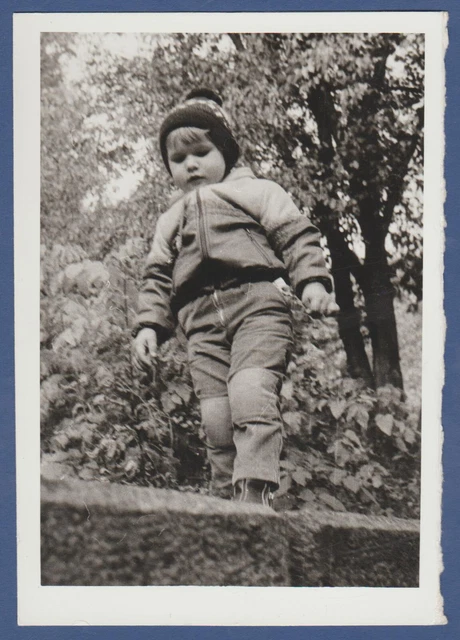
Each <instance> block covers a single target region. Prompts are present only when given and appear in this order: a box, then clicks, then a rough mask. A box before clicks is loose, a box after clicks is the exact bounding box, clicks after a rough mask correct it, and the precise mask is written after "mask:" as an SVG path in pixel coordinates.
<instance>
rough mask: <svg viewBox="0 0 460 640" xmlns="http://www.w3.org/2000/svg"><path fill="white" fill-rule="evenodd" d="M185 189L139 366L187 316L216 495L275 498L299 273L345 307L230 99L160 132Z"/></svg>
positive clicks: (163, 228) (312, 288)
mask: <svg viewBox="0 0 460 640" xmlns="http://www.w3.org/2000/svg"><path fill="white" fill-rule="evenodd" d="M160 148H161V153H162V157H163V161H164V163H165V165H166V168H167V170H168V171H169V173H170V174H171V176H172V179H173V182H174V184H175V186H176V187H178V188H179V189H180V190H181V192H182V197H180V199H179V200H177V201H176V202H175V203H174V204H173V205H172V206H171V208H170V209H169V210H168V211H167V212H166V213H164V214H163V215H162V216H161V217H160V218H159V220H158V223H157V227H156V232H155V237H154V240H153V246H152V249H151V251H150V254H149V256H148V259H147V267H146V271H145V277H144V283H143V287H142V291H141V294H140V300H139V313H138V317H137V321H136V326H135V329H134V332H133V334H134V336H135V342H134V358H135V362H136V364H137V365H138V367H139V368H144V369H148V368H149V367H152V366H154V362H155V356H156V353H157V347H158V345H159V344H161V343H162V342H163V341H165V340H166V339H167V338H168V337H169V336H170V335H171V333H172V331H173V329H174V326H175V320H176V319H177V320H178V322H179V324H180V326H181V328H182V329H183V331H184V334H185V336H186V338H187V341H188V356H189V361H190V369H191V374H192V379H193V384H194V388H195V392H196V394H197V396H198V398H199V400H200V406H201V414H202V423H203V429H204V433H205V435H206V447H207V452H208V459H209V462H210V466H211V478H212V482H211V485H212V490H213V492H214V493H215V494H216V495H220V496H222V497H229V496H230V495H231V493H232V492H233V497H234V499H235V500H240V501H245V502H256V503H261V504H265V505H268V506H271V503H272V502H271V501H272V491H273V490H276V489H277V488H278V486H279V458H280V453H281V447H282V421H281V415H280V410H279V394H280V389H281V384H282V380H283V376H284V374H285V371H286V365H287V358H288V353H289V350H290V344H291V340H292V338H291V319H290V313H289V310H288V307H287V305H286V302H285V300H284V297H283V294H282V293H281V291H280V290H279V288H278V287H277V286H276V285H275V284H274V281H275V280H277V279H278V278H279V277H282V276H284V277H285V278H286V277H288V278H289V281H290V284H291V286H292V288H293V289H294V291H295V292H296V294H297V295H298V296H299V297H300V298H301V300H302V302H303V303H304V304H305V306H306V307H307V308H308V309H309V310H310V311H311V312H319V313H324V314H330V313H334V312H335V311H336V310H337V305H336V303H335V301H334V299H333V297H332V295H331V293H330V291H331V288H332V287H331V281H330V277H329V274H328V271H327V269H326V267H325V263H324V258H323V254H322V250H321V247H320V244H319V233H318V231H317V229H316V228H315V227H313V226H312V224H311V222H310V220H309V219H308V218H307V217H306V216H304V215H302V214H301V213H300V212H299V210H298V209H297V208H296V207H295V205H294V204H293V202H292V200H291V198H290V197H289V196H288V194H287V193H286V192H285V191H284V190H283V189H282V188H281V187H280V186H278V185H277V184H275V183H274V182H271V181H269V180H261V179H257V178H255V176H254V175H253V173H252V172H251V170H250V169H248V168H234V166H235V163H236V161H237V160H238V156H239V146H238V144H237V142H236V140H235V138H234V136H233V134H232V131H231V128H230V124H229V121H228V119H227V117H226V115H225V112H224V111H223V109H222V101H221V100H220V98H219V96H217V94H215V93H214V92H212V91H210V90H208V89H198V90H196V91H193V92H191V93H190V94H188V96H187V98H186V100H185V102H184V103H182V104H179V105H178V106H177V107H176V108H175V109H173V110H172V112H171V113H170V114H169V115H168V116H167V118H166V119H165V121H164V122H163V124H162V127H161V131H160Z"/></svg>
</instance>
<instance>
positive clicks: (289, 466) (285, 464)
mask: <svg viewBox="0 0 460 640" xmlns="http://www.w3.org/2000/svg"><path fill="white" fill-rule="evenodd" d="M280 467H281V469H285V470H286V471H295V470H296V468H297V467H296V466H295V464H294V463H293V462H291V461H290V460H281V462H280Z"/></svg>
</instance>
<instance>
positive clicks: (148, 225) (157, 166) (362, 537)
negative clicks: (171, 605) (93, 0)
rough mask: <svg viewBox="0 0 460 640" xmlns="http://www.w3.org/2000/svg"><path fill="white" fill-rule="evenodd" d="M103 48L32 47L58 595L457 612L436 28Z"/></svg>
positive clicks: (45, 499) (43, 533)
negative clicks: (443, 495)
mask: <svg viewBox="0 0 460 640" xmlns="http://www.w3.org/2000/svg"><path fill="white" fill-rule="evenodd" d="M291 23H292V17H291ZM438 23H439V31H442V21H441V20H440V19H439V18H438ZM98 24H99V27H98V29H95V30H94V31H92V30H91V23H90V22H89V23H88V28H87V29H85V30H83V29H80V30H75V31H72V30H69V29H71V26H70V24H69V28H68V29H66V30H64V29H56V30H53V28H52V27H50V28H47V29H44V28H41V29H40V32H39V33H38V37H39V78H35V83H36V87H37V88H38V89H39V109H40V115H39V133H38V132H37V134H38V136H39V139H38V137H37V141H38V142H39V166H37V171H38V173H39V202H35V203H34V206H39V238H38V237H37V238H36V242H37V246H38V245H39V262H40V283H39V290H40V300H39V304H40V328H39V342H40V356H39V367H40V420H39V427H40V444H39V450H38V448H37V450H36V451H34V455H35V456H36V457H37V464H39V465H40V476H41V490H40V507H39V509H40V511H39V513H40V531H39V537H40V562H39V567H40V568H39V581H40V582H39V584H40V585H41V587H42V588H43V587H50V586H53V587H169V586H187V587H191V586H193V587H213V586H214V587H216V586H220V587H222V586H225V587H309V588H324V587H341V588H344V587H362V588H366V591H365V592H366V594H367V595H370V596H371V595H372V593H373V592H374V593H375V592H376V591H377V590H378V591H379V592H380V593H384V594H388V597H395V598H404V597H405V595H404V594H405V593H407V594H408V596H409V594H412V595H414V593H417V591H420V593H422V592H423V590H422V589H421V587H423V586H424V585H425V586H427V585H428V580H425V581H423V572H424V571H425V570H426V571H427V574H426V575H428V574H429V575H430V576H431V578H430V580H431V581H430V584H429V588H428V592H429V593H430V594H433V593H434V594H437V593H438V588H439V587H438V580H439V557H438V558H437V559H436V554H437V553H439V551H438V547H437V546H436V531H437V529H436V527H437V526H438V525H439V513H438V512H437V511H436V508H437V502H436V500H437V499H438V498H436V496H437V495H438V493H439V491H440V476H441V471H440V467H439V466H438V465H439V464H440V462H439V458H440V451H439V439H440V422H439V423H436V417H437V408H436V407H437V405H436V403H437V402H439V401H440V400H439V399H438V396H437V393H438V392H439V393H440V388H441V384H442V381H441V377H438V378H437V377H436V376H437V375H439V376H441V375H442V353H441V352H440V353H436V351H435V352H434V353H435V355H434V357H433V355H431V363H432V371H431V374H430V371H427V368H426V358H425V359H424V360H423V366H422V342H423V349H424V353H423V355H424V356H425V355H426V354H429V348H428V349H427V350H426V351H425V348H426V347H425V345H426V342H427V339H428V338H427V328H426V327H427V326H428V323H429V322H430V325H429V329H428V330H429V332H430V335H431V336H432V337H433V343H432V344H433V345H434V346H435V349H436V345H438V344H439V340H438V339H437V338H436V332H437V331H438V332H439V335H440V339H441V338H442V336H441V334H442V307H438V308H437V310H436V305H437V300H438V298H437V297H436V296H437V295H438V293H439V292H437V293H435V294H434V297H433V294H432V293H430V291H431V288H434V289H436V288H438V287H440V286H442V268H441V267H440V266H439V265H440V264H441V261H442V253H441V248H440V247H438V246H437V245H436V246H435V247H434V248H433V244H434V243H435V242H436V241H435V240H434V238H435V237H436V234H438V235H439V237H442V202H437V203H436V195H437V194H439V191H436V189H438V190H439V189H440V185H439V183H438V182H437V171H438V170H439V172H440V171H441V166H439V167H438V166H437V165H436V158H438V157H439V158H441V162H442V152H441V153H438V154H437V155H436V154H434V155H433V156H432V158H433V157H434V158H435V160H434V162H435V164H434V170H433V171H431V172H427V165H426V155H427V148H428V147H427V130H428V127H427V115H426V110H425V107H426V102H427V99H428V98H429V96H428V93H427V90H426V73H427V65H428V64H429V62H428V63H427V60H429V59H428V58H427V49H428V48H427V35H426V31H427V29H425V28H420V29H419V30H417V29H413V28H412V29H409V28H407V29H401V28H399V29H398V28H394V29H382V30H381V31H380V30H378V20H377V21H376V20H374V28H373V29H369V30H365V29H363V28H359V29H357V30H356V31H353V30H350V29H347V30H344V31H339V30H338V29H337V28H335V29H332V28H331V29H330V30H328V31H327V30H325V29H324V28H322V29H318V30H315V29H314V28H312V29H310V30H307V29H305V26H303V27H302V29H292V28H291V29H285V28H280V29H279V30H278V31H277V30H276V29H273V28H267V29H265V30H254V29H249V28H248V29H247V30H246V31H245V29H244V27H242V26H240V28H239V29H238V30H237V29H234V28H233V29H230V28H229V29H228V31H227V30H226V27H225V23H222V18H221V23H220V27H219V28H218V29H215V30H205V29H203V30H201V31H199V30H198V31H194V30H190V31H188V30H187V28H186V27H185V23H184V26H183V29H181V30H179V29H177V28H176V29H170V30H169V31H166V30H161V29H158V30H155V27H153V28H146V29H145V30H143V29H142V28H139V26H138V28H137V29H136V30H134V29H130V30H129V31H128V30H125V29H124V28H123V27H121V26H118V29H110V28H107V30H103V29H101V28H100V25H101V22H99V23H98ZM118 24H119V25H121V24H122V23H121V22H120V23H118ZM153 24H155V23H153ZM241 24H242V25H243V24H244V23H241ZM137 25H139V18H138V22H137ZM439 59H440V60H442V52H440V53H439ZM438 72H439V73H440V70H438ZM38 83H39V84H38ZM36 95H37V91H35V93H34V97H36ZM434 97H435V98H436V97H437V100H438V102H439V101H440V102H441V103H442V95H441V94H439V95H438V96H436V95H435V96H434ZM439 113H442V109H440V111H439ZM441 120H442V119H441ZM441 120H440V121H441ZM435 130H437V129H435ZM441 130H442V129H441ZM434 142H435V144H436V143H438V144H439V143H440V140H435V141H434ZM430 148H431V147H430ZM441 162H440V163H439V164H441ZM431 167H433V165H431ZM430 178H431V179H432V180H433V182H434V184H435V186H434V188H432V192H434V194H435V196H434V201H435V204H437V205H438V206H439V209H438V210H436V208H434V209H432V210H430V211H428V209H427V189H429V186H428V183H429V181H430ZM438 197H439V195H438ZM26 218H27V216H24V217H23V219H22V224H24V225H27V223H26ZM33 224H34V225H35V229H36V230H38V221H35V222H34V223H33ZM427 229H428V234H430V233H431V239H430V238H427ZM430 229H431V230H432V229H434V231H432V232H430ZM430 242H431V244H430ZM425 251H427V252H428V260H429V263H427V257H426V254H425ZM427 264H428V267H427ZM427 268H428V270H429V278H428V279H427ZM436 269H438V272H436ZM34 283H36V284H38V281H37V278H35V279H34ZM430 283H432V284H430ZM33 295H34V300H38V291H34V294H33ZM430 296H431V297H430ZM427 307H428V309H427ZM425 314H428V320H427V318H426V317H425ZM433 317H434V319H435V322H434V324H433V323H432V321H430V318H431V320H432V319H433ZM436 319H438V320H439V319H441V321H440V322H439V324H436ZM422 329H423V330H424V333H423V341H422ZM437 358H438V359H437ZM428 364H429V363H428ZM422 368H423V376H422ZM422 383H423V385H424V386H423V388H424V389H425V390H428V392H427V394H426V395H425V393H424V394H423V395H422ZM430 389H431V391H430ZM430 393H431V395H432V398H434V400H433V403H434V409H430V408H429V407H428V410H427V412H426V411H425V408H424V407H425V404H426V406H428V403H430V397H429V395H430ZM422 398H423V399H424V400H423V403H422ZM424 403H425V404H424ZM422 409H423V410H422ZM427 414H428V415H430V416H431V418H430V420H427V419H426V415H427ZM433 416H434V417H435V421H433V419H432V417H433ZM429 431H430V432H431V435H430V434H427V432H429ZM422 436H423V437H422ZM34 438H35V439H34V442H37V440H38V437H36V436H34ZM430 438H433V439H432V440H430ZM426 442H427V443H428V444H426V445H425V443H426ZM425 446H426V447H427V449H426V451H428V453H425ZM424 456H425V458H424ZM38 458H39V463H38ZM422 459H425V462H424V464H425V471H427V473H428V474H430V473H431V474H432V475H431V478H432V480H431V481H430V480H428V481H427V482H425V480H424V481H423V483H422V489H421V478H422V476H423V477H425V476H424V475H423V474H422ZM430 482H431V491H434V495H435V498H434V500H433V501H432V503H431V504H432V505H433V510H432V527H434V529H431V531H432V532H433V531H434V534H433V533H430V534H429V535H427V538H426V541H427V542H426V544H425V547H423V545H422V547H421V543H420V532H421V527H420V517H421V501H422V504H423V492H424V491H425V489H427V491H428V492H429V491H430V489H429V488H428V485H429V484H430ZM427 504H428V503H427ZM422 511H423V510H422ZM426 513H427V512H426V511H424V512H423V515H426ZM422 535H423V528H422ZM421 549H422V552H421ZM423 549H425V552H423ZM430 553H432V554H433V555H434V557H435V559H434V560H433V561H432V560H429V559H428V554H430ZM424 563H425V564H424ZM424 567H425V569H424ZM433 567H435V570H434V573H433ZM436 567H438V573H437V574H436ZM370 588H373V589H370ZM376 588H380V589H376ZM382 588H384V589H383V591H382ZM392 588H397V589H396V591H395V590H394V589H392ZM270 591H271V590H270V589H265V590H264V592H263V593H264V594H265V593H267V592H270ZM325 591H327V590H325V589H319V590H318V589H310V590H308V589H307V590H299V591H297V592H296V593H297V594H298V595H297V596H296V598H297V597H299V596H300V594H303V596H302V597H304V598H305V599H306V600H305V602H306V603H308V598H309V595H308V594H309V593H310V592H311V593H313V592H314V593H316V594H317V595H316V597H321V596H320V594H321V593H324V592H325ZM338 591H340V593H342V590H338ZM115 592H116V590H115ZM236 592H237V593H238V590H236ZM253 593H254V592H253ZM398 593H399V594H400V595H399V596H398ZM318 594H319V595H318ZM392 594H393V595H392ZM385 597H386V596H385V595H384V596H383V598H385ZM411 597H412V596H411ZM382 602H383V600H382ZM438 604H439V600H438ZM305 606H306V607H307V608H309V607H310V606H311V605H308V604H306V605H305ZM440 606H441V609H438V614H437V615H438V616H440V618H439V617H438V619H437V620H438V622H439V619H442V605H440ZM432 608H433V607H432ZM419 614H420V615H421V616H422V617H423V613H421V612H419ZM228 615H229V613H227V614H225V615H223V618H222V619H223V622H225V623H227V624H228V623H230V624H231V623H232V622H231V619H229V618H228ZM365 615H366V614H365ZM369 615H371V614H369ZM407 615H408V618H407V620H408V623H409V624H410V623H411V622H410V620H411V618H410V615H411V614H409V613H408V614H407ZM426 615H427V616H428V615H432V616H434V613H431V614H428V613H427V614H426ZM377 617H378V616H377ZM158 619H161V616H159V618H158ZM365 619H366V620H367V624H372V622H371V621H370V620H371V618H370V617H368V618H365ZM379 619H381V617H380V618H379ZM398 619H399V618H398ZM433 619H434V618H433ZM116 620H117V622H116V623H117V624H119V623H120V622H119V619H118V618H116ZM229 620H230V621H229ZM56 623H57V622H56ZM139 623H140V624H141V622H139ZM163 623H164V622H163ZM390 623H391V622H390ZM421 623H422V624H426V623H427V622H421ZM59 624H61V622H59ZM130 624H132V621H131V622H130ZM134 624H135V623H134ZM144 624H145V622H144ZM149 624H152V622H151V621H150V622H149ZM153 624H158V623H155V622H153ZM274 624H276V622H275V623H274Z"/></svg>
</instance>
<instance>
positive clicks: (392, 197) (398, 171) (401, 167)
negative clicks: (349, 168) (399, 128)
mask: <svg viewBox="0 0 460 640" xmlns="http://www.w3.org/2000/svg"><path fill="white" fill-rule="evenodd" d="M422 130H423V108H420V109H418V110H417V128H416V131H415V133H414V134H413V135H412V137H411V139H410V142H409V144H408V145H407V149H406V153H405V154H404V155H403V157H402V158H401V161H400V162H399V163H398V166H397V167H395V169H394V171H393V172H392V174H391V177H390V180H389V182H390V185H389V191H388V197H387V200H386V203H385V206H384V208H383V222H384V224H385V226H386V228H387V229H388V227H389V225H390V222H391V217H392V214H393V210H394V208H395V206H396V205H397V204H398V203H399V201H400V199H401V195H402V191H403V188H404V178H405V177H406V174H407V170H408V168H409V163H410V161H411V159H412V156H413V155H414V152H415V149H416V148H417V145H418V143H419V141H420V139H421V135H422Z"/></svg>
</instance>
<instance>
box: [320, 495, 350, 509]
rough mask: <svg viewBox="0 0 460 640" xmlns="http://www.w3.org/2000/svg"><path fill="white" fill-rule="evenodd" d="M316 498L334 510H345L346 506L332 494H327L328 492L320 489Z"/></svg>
mask: <svg viewBox="0 0 460 640" xmlns="http://www.w3.org/2000/svg"><path fill="white" fill-rule="evenodd" d="M318 498H319V499H320V500H321V502H323V503H324V504H325V505H327V506H328V507H330V508H331V509H333V510H334V511H346V508H345V507H344V505H343V504H342V503H341V502H340V500H338V499H337V498H334V496H331V495H329V493H326V492H325V491H322V492H321V493H320V494H319V496H318Z"/></svg>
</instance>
